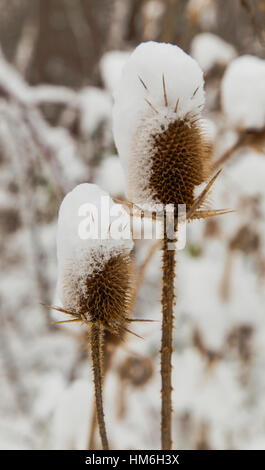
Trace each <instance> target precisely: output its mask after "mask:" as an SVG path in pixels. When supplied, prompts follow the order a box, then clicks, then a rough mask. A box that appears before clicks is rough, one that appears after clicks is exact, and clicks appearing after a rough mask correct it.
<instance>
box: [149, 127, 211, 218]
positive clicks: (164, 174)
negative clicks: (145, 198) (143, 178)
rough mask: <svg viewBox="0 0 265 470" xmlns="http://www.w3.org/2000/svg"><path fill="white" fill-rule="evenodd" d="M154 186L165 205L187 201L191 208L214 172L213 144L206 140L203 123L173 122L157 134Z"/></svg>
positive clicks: (154, 139) (152, 183)
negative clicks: (204, 183)
mask: <svg viewBox="0 0 265 470" xmlns="http://www.w3.org/2000/svg"><path fill="white" fill-rule="evenodd" d="M153 145H154V147H153V148H154V154H153V156H152V166H151V176H150V182H149V184H150V187H151V188H152V192H153V194H154V197H155V199H157V200H158V201H160V202H161V203H162V204H165V205H166V204H174V206H175V207H177V205H178V204H186V206H187V209H188V210H189V209H190V208H191V206H192V205H193V203H194V201H195V196H194V189H195V187H196V186H199V185H200V184H202V183H203V182H204V181H205V180H206V179H207V178H208V177H209V176H210V171H211V165H210V161H211V156H212V147H211V145H210V144H209V143H208V142H207V141H206V140H205V139H204V136H203V132H202V129H201V126H200V125H199V123H198V122H194V121H193V120H190V121H188V120H179V119H177V120H176V121H174V122H172V123H171V124H169V126H168V128H167V129H166V130H164V131H162V132H161V133H160V134H156V135H154V136H153Z"/></svg>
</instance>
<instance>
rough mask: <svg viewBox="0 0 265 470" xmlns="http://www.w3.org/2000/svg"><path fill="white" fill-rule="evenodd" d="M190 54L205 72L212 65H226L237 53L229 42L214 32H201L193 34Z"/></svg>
mask: <svg viewBox="0 0 265 470" xmlns="http://www.w3.org/2000/svg"><path fill="white" fill-rule="evenodd" d="M191 55H192V57H194V59H195V60H197V62H198V64H199V65H200V66H201V68H202V69H203V70H204V71H205V72H207V71H208V70H210V69H211V68H212V67H213V66H214V65H221V66H225V65H227V64H228V63H229V62H230V61H231V60H233V59H234V58H235V57H236V55H237V54H236V50H235V48H234V47H233V46H231V44H228V43H227V42H226V41H224V40H223V39H221V38H219V37H218V36H216V35H215V34H212V33H201V34H198V35H197V36H195V38H194V39H193V41H192V43H191Z"/></svg>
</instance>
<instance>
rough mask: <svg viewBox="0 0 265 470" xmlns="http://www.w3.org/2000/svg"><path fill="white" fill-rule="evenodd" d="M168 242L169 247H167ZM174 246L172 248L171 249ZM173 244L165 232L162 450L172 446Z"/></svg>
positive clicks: (174, 263)
mask: <svg viewBox="0 0 265 470" xmlns="http://www.w3.org/2000/svg"><path fill="white" fill-rule="evenodd" d="M168 244H170V248H171V249H168V248H169V247H168ZM173 247H174V249H172V248H173ZM175 265H176V259H175V244H174V245H173V243H172V240H169V239H168V237H167V236H166V234H165V235H164V241H163V288H162V312H163V322H162V344H161V380H162V391H161V392H162V403H161V445H162V449H163V450H170V449H171V447H172V429H171V428H172V403H171V392H172V383H171V381H172V379H171V370H172V365H171V357H172V339H173V322H174V298H175V295H174V278H175Z"/></svg>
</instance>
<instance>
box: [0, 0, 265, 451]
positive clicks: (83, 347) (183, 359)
mask: <svg viewBox="0 0 265 470" xmlns="http://www.w3.org/2000/svg"><path fill="white" fill-rule="evenodd" d="M224 3H225V8H224ZM264 24H265V3H264V0H254V1H251V2H250V1H246V0H242V1H240V0H233V1H231V2H223V1H222V0H216V1H214V0H189V1H186V0H185V1H184V0H175V1H162V0H145V1H144V0H142V1H141V0H132V1H131V0H130V1H129V0H113V1H111V0H97V1H95V2H92V1H90V0H75V1H71V0H61V1H58V0H34V2H33V1H31V0H24V1H23V2H20V1H18V0H8V1H7V0H0V114H1V119H0V180H1V186H0V255H1V256H0V275H1V283H0V379H1V390H0V448H1V449H86V448H87V447H88V443H89V441H90V442H91V439H90V437H91V436H90V433H91V423H92V422H93V384H92V373H91V369H90V361H89V357H88V351H87V341H86V335H85V334H84V332H83V331H82V330H80V329H79V328H77V327H74V326H69V325H65V326H60V327H59V326H55V325H53V324H52V320H53V314H52V312H51V311H49V310H47V309H46V308H45V307H42V306H41V305H39V302H46V303H49V304H50V303H54V296H55V285H56V278H57V263H56V224H57V213H58V207H59V205H60V203H61V200H62V198H63V196H64V195H65V194H66V192H67V191H69V190H71V189H72V188H73V187H74V186H75V185H76V184H79V183H82V182H93V183H97V184H98V185H100V186H101V187H102V188H103V189H104V190H105V191H108V192H109V193H110V194H111V195H112V196H116V197H118V198H125V181H124V175H123V172H122V168H121V166H120V161H119V159H118V157H117V152H116V149H115V145H114V142H113V135H112V101H113V99H112V93H113V89H114V87H115V85H116V83H117V80H118V79H119V76H120V71H121V68H122V66H123V64H124V62H125V60H126V58H127V57H128V54H129V53H130V52H131V51H132V50H133V49H134V47H135V46H136V45H138V44H139V43H140V42H142V41H146V40H150V39H152V40H156V41H166V42H171V43H173V44H177V45H179V46H180V47H182V48H183V49H184V50H185V51H186V52H189V53H190V54H191V55H192V56H193V57H194V58H195V59H196V60H197V61H198V62H199V64H200V66H201V67H202V69H203V71H204V72H205V81H206V108H205V110H204V118H205V119H206V121H205V125H206V126H207V128H208V130H209V132H210V133H211V136H212V138H213V140H214V144H215V154H214V158H215V161H216V168H217V167H219V166H222V167H223V168H224V170H223V173H222V175H221V176H220V177H219V180H218V181H217V182H216V185H215V187H214V189H213V191H212V194H211V202H212V207H213V208H215V209H222V208H232V209H236V210H237V212H236V213H234V214H231V215H226V216H220V217H219V218H218V219H211V220H208V221H206V222H204V221H202V222H194V223H193V224H192V225H190V226H189V227H188V233H187V245H186V248H185V250H183V251H181V252H180V253H179V254H178V263H177V270H178V276H177V281H176V290H177V303H176V320H175V333H174V348H175V353H174V371H173V374H174V380H173V381H174V392H173V401H174V422H173V425H174V447H175V448H180V449H265V374H264V370H265V156H264V149H265V61H264V58H265V49H264V45H265V31H264ZM152 244H153V242H151V241H136V243H135V255H136V261H137V266H138V267H139V268H140V269H141V266H142V265H143V263H145V259H146V257H147V256H148V254H149V253H150V250H152ZM153 251H154V250H153ZM160 276H161V274H160V253H159V252H158V251H154V254H153V257H152V258H151V261H150V262H149V264H148V266H147V268H146V271H145V276H144V279H143V282H142V284H141V288H140V291H139V295H138V299H137V302H136V307H135V316H136V317H137V318H141V317H142V318H152V319H154V320H158V322H157V323H153V324H148V323H146V324H138V325H137V324H135V326H134V330H135V331H136V332H137V333H139V334H140V335H141V336H143V337H144V340H140V339H138V338H134V337H132V336H131V337H130V338H129V337H128V338H127V341H126V342H125V343H123V344H121V345H120V346H119V347H118V348H115V347H114V346H113V347H111V346H110V350H109V357H110V359H111V366H110V371H109V372H108V373H107V374H106V378H105V392H104V393H105V411H106V424H107V428H108V432H109V436H110V443H111V447H112V448H114V449H144V448H147V449H158V448H159V446H160V443H159V440H160V379H159V365H160V364H159V363H160V360H159V349H160V323H159V322H160V319H161V307H160ZM94 446H99V442H98V436H97V434H96V436H95V443H94Z"/></svg>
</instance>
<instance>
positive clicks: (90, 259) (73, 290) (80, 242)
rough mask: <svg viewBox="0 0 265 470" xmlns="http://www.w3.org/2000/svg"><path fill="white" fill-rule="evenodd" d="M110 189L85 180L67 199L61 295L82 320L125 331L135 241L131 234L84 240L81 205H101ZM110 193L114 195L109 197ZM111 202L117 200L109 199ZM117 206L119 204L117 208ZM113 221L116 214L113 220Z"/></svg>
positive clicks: (61, 231)
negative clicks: (106, 190)
mask: <svg viewBox="0 0 265 470" xmlns="http://www.w3.org/2000/svg"><path fill="white" fill-rule="evenodd" d="M102 196H104V197H106V193H105V192H104V191H102V190H100V188H98V187H96V186H95V185H89V184H83V185H79V186H78V187H77V188H75V189H74V190H73V191H72V192H71V193H69V194H68V195H67V196H66V198H65V199H64V201H63V203H62V206H61V209H60V213H59V222H58V237H57V246H58V250H57V252H58V264H59V276H58V296H59V298H60V300H61V302H62V304H63V306H64V308H65V309H66V310H67V311H70V312H72V314H73V315H74V317H75V318H76V319H79V320H80V321H83V322H87V323H89V322H90V323H98V324H100V325H101V326H102V327H103V328H106V329H108V330H109V331H110V332H111V333H113V334H121V333H122V332H123V331H124V330H125V324H126V321H127V317H129V312H130V307H131V303H132V298H133V290H134V282H133V259H132V255H131V250H132V248H133V242H132V240H131V239H127V238H126V236H127V233H126V234H124V236H125V235H126V236H125V238H124V239H123V238H121V239H112V238H111V235H110V234H109V237H107V238H102V239H101V238H100V231H99V233H98V238H96V239H94V238H93V239H90V238H88V239H80V235H79V232H78V227H79V224H80V222H81V220H82V219H81V220H80V217H78V215H77V214H79V208H80V206H82V205H83V204H85V203H92V202H93V204H94V205H95V206H94V207H96V208H99V210H100V205H101V204H102V200H101V197H102ZM108 198H109V196H108ZM108 202H109V206H110V208H111V207H112V208H113V205H114V202H113V201H112V200H111V199H110V198H109V201H108ZM114 209H115V208H114ZM110 220H111V219H110Z"/></svg>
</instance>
